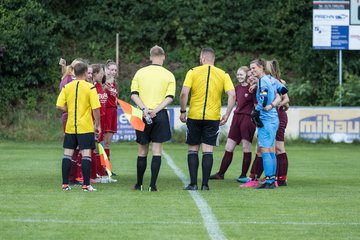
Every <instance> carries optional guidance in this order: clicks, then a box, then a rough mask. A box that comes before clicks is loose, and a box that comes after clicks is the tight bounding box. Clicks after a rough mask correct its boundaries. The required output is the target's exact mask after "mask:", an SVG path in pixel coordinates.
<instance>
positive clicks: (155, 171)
mask: <svg viewBox="0 0 360 240" xmlns="http://www.w3.org/2000/svg"><path fill="white" fill-rule="evenodd" d="M160 166H161V156H153V157H152V161H151V182H150V187H156V180H157V178H158V175H159V171H160Z"/></svg>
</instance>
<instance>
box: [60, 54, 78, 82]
mask: <svg viewBox="0 0 360 240" xmlns="http://www.w3.org/2000/svg"><path fill="white" fill-rule="evenodd" d="M82 62H83V61H81V60H80V59H78V58H76V59H74V61H72V62H71V64H70V65H69V66H66V69H65V72H64V74H63V76H62V77H61V80H62V79H64V78H65V77H67V76H73V75H74V67H75V65H76V64H78V63H82Z"/></svg>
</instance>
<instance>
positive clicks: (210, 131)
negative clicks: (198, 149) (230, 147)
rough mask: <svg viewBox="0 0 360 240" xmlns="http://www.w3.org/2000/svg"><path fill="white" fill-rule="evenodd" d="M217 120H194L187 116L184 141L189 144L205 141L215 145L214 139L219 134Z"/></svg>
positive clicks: (198, 143) (218, 122)
mask: <svg viewBox="0 0 360 240" xmlns="http://www.w3.org/2000/svg"><path fill="white" fill-rule="evenodd" d="M219 124H220V121H218V120H194V119H191V118H188V119H187V121H186V125H187V129H188V130H187V137H186V143H187V144H189V145H200V144H201V143H205V144H208V145H211V146H216V139H217V136H218V135H219Z"/></svg>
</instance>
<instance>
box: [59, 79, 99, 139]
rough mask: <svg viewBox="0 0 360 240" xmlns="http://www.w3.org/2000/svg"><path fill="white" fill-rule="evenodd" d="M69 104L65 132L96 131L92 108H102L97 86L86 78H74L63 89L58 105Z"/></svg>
mask: <svg viewBox="0 0 360 240" xmlns="http://www.w3.org/2000/svg"><path fill="white" fill-rule="evenodd" d="M65 105H67V111H68V119H67V122H66V127H65V133H68V134H83V133H92V132H94V123H93V118H92V110H94V109H97V108H100V107H101V105H100V101H99V97H98V95H97V91H96V87H95V86H94V85H93V84H91V83H88V82H86V81H85V80H74V81H72V82H70V83H68V84H66V85H65V86H64V87H63V89H62V90H61V92H60V94H59V96H58V99H57V101H56V106H59V107H64V106H65Z"/></svg>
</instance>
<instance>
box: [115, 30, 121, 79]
mask: <svg viewBox="0 0 360 240" xmlns="http://www.w3.org/2000/svg"><path fill="white" fill-rule="evenodd" d="M119 64H120V63H119V33H117V34H116V66H117V69H119ZM116 77H119V71H117V73H116Z"/></svg>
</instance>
